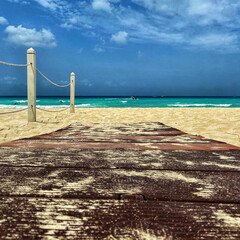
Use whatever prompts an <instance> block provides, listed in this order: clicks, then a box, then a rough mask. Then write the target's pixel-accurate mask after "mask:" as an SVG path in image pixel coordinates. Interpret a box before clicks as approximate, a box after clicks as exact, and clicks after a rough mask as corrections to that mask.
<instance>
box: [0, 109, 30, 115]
mask: <svg viewBox="0 0 240 240" xmlns="http://www.w3.org/2000/svg"><path fill="white" fill-rule="evenodd" d="M27 109H28V108H24V109H20V110H17V111H11V112H2V113H0V115H3V114H11V113H17V112H22V111H25V110H27Z"/></svg>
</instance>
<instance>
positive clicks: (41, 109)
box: [37, 107, 70, 112]
mask: <svg viewBox="0 0 240 240" xmlns="http://www.w3.org/2000/svg"><path fill="white" fill-rule="evenodd" d="M69 108H70V107H67V108H65V109H61V110H59V111H50V110H46V109H43V108H38V107H37V109H38V110H40V111H45V112H63V111H66V110H67V109H69Z"/></svg>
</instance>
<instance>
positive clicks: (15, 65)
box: [0, 61, 30, 67]
mask: <svg viewBox="0 0 240 240" xmlns="http://www.w3.org/2000/svg"><path fill="white" fill-rule="evenodd" d="M0 63H1V64H4V65H8V66H14V67H27V66H29V65H30V64H14V63H6V62H2V61H0Z"/></svg>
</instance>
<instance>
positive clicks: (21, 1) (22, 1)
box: [8, 0, 29, 5]
mask: <svg viewBox="0 0 240 240" xmlns="http://www.w3.org/2000/svg"><path fill="white" fill-rule="evenodd" d="M8 1H9V2H13V3H21V4H25V5H26V4H29V2H28V1H25V0H8Z"/></svg>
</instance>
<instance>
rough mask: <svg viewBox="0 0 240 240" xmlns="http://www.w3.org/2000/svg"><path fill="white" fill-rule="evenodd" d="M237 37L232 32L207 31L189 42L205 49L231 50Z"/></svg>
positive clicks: (235, 43) (234, 46)
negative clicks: (207, 32)
mask: <svg viewBox="0 0 240 240" xmlns="http://www.w3.org/2000/svg"><path fill="white" fill-rule="evenodd" d="M237 42H238V37H237V36H236V35H234V34H227V33H209V34H206V35H200V36H197V37H195V38H193V39H192V40H191V44H192V45H195V46H200V47H202V48H206V49H218V50H220V51H221V50H225V49H226V48H228V49H229V50H231V46H232V49H233V48H234V49H235V48H236V45H237Z"/></svg>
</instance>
